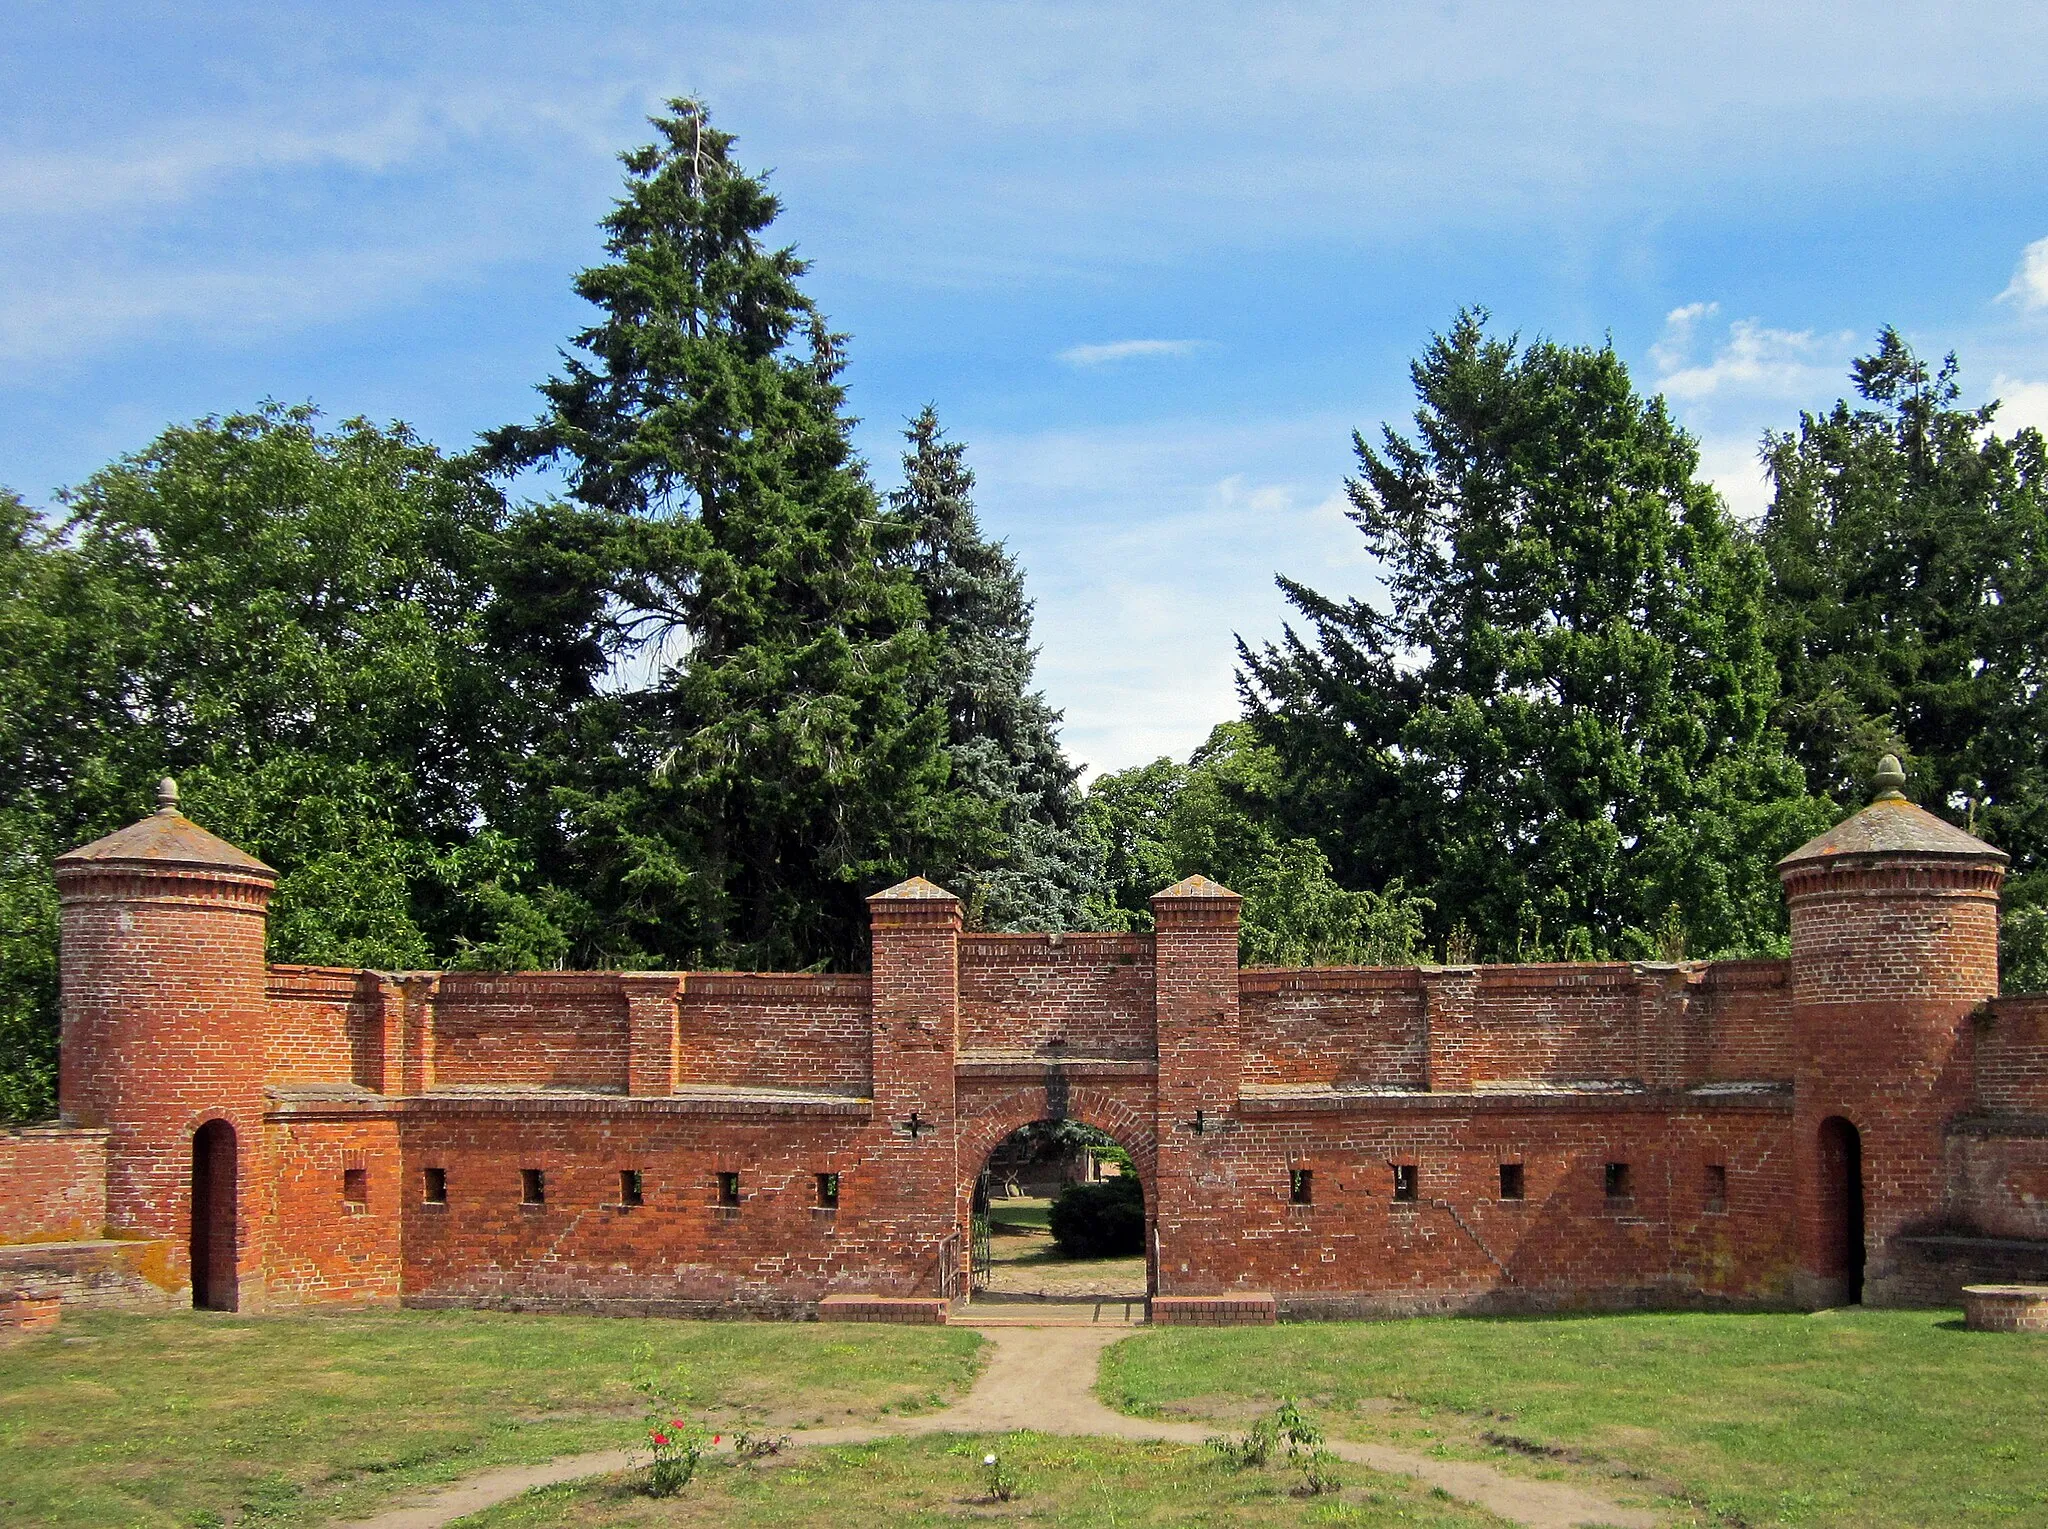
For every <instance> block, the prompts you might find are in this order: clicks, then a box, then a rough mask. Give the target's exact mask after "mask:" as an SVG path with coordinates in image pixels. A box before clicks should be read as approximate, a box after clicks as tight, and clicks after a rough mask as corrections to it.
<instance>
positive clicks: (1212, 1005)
mask: <svg viewBox="0 0 2048 1529" xmlns="http://www.w3.org/2000/svg"><path fill="white" fill-rule="evenodd" d="M1218 890H1219V891H1220V890H1221V889H1218ZM1152 919H1153V924H1154V928H1155V933H1154V935H1153V959H1154V961H1155V963H1156V965H1157V971H1158V998H1157V1012H1158V1015H1159V1080H1158V1099H1159V1124H1158V1128H1157V1135H1158V1141H1159V1169H1158V1172H1157V1173H1156V1174H1155V1175H1154V1178H1155V1183H1156V1187H1157V1193H1156V1199H1157V1203H1156V1205H1154V1206H1152V1207H1150V1210H1151V1219H1152V1222H1153V1235H1154V1238H1155V1247H1154V1248H1153V1249H1152V1250H1151V1257H1152V1260H1153V1268H1152V1274H1153V1288H1154V1290H1155V1291H1156V1292H1157V1293H1158V1294H1161V1295H1216V1294H1220V1293H1222V1292H1223V1291H1225V1290H1228V1289H1230V1288H1233V1287H1235V1286H1242V1285H1243V1284H1244V1283H1245V1280H1244V1278H1243V1271H1244V1268H1245V1265H1244V1263H1243V1262H1242V1260H1243V1258H1244V1256H1245V1254H1246V1253H1247V1252H1248V1251H1249V1244H1247V1243H1246V1242H1244V1241H1242V1240H1241V1239H1240V1237H1239V1231H1240V1228H1239V1227H1238V1225H1237V1224H1236V1218H1235V1217H1234V1216H1233V1215H1232V1210H1233V1208H1234V1207H1233V1205H1232V1203H1231V1202H1232V1199H1233V1196H1232V1195H1231V1194H1230V1192H1229V1190H1230V1187H1231V1158H1232V1155H1233V1149H1232V1145H1231V1142H1232V1138H1231V1137H1229V1136H1228V1135H1227V1134H1226V1133H1224V1132H1223V1131H1221V1130H1220V1129H1219V1130H1210V1129H1208V1125H1209V1123H1210V1122H1215V1123H1216V1124H1217V1125H1218V1126H1219V1127H1220V1126H1222V1125H1224V1124H1226V1123H1227V1122H1228V1120H1229V1118H1230V1117H1231V1115H1232V1114H1233V1113H1234V1111H1235V1110H1236V1107H1237V1101H1238V1097H1239V1094H1240V1091H1241V1085H1242V1070H1243V1064H1242V1057H1241V1048H1240V1029H1239V1026H1240V1022H1241V1017H1242V1011H1241V1008H1240V1005H1239V995H1238V967H1237V929H1238V899H1237V898H1236V897H1235V896H1221V897H1216V896H1204V895H1196V896H1187V895H1176V894H1174V893H1173V892H1171V891H1169V892H1166V893H1162V894H1161V895H1160V896H1158V897H1155V898H1153V899H1152ZM1197 1122H1200V1123H1202V1125H1203V1129H1202V1130H1201V1131H1200V1132H1197V1131H1196V1130H1195V1125H1196V1123H1197Z"/></svg>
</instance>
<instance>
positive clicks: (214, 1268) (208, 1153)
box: [191, 1120, 236, 1311]
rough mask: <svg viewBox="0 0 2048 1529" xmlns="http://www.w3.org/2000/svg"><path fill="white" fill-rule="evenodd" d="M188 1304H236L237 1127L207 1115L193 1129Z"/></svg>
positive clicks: (208, 1307) (228, 1307)
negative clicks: (189, 1289)
mask: <svg viewBox="0 0 2048 1529" xmlns="http://www.w3.org/2000/svg"><path fill="white" fill-rule="evenodd" d="M191 1253H192V1304H193V1306H194V1307H196V1308H198V1309H199V1310H201V1311H233V1310H234V1309H235V1304H236V1302H235V1128H234V1127H233V1126H231V1125H229V1124H228V1123H227V1122H226V1121H225V1120H209V1121H207V1122H206V1124H205V1125H203V1126H201V1127H200V1128H199V1129H198V1130H197V1131H195V1132H193V1134H192V1242H191Z"/></svg>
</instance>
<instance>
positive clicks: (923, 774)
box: [486, 100, 951, 965]
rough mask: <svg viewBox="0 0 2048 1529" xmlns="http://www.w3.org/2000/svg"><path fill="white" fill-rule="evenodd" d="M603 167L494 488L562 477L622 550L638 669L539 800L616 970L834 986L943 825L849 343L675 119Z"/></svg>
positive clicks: (904, 598) (910, 597) (754, 183)
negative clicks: (560, 316) (585, 257)
mask: <svg viewBox="0 0 2048 1529" xmlns="http://www.w3.org/2000/svg"><path fill="white" fill-rule="evenodd" d="M653 125H654V127H655V130H656V133H657V135H658V141H657V142H655V143H653V144H650V145H647V146H644V147H641V148H638V149H635V150H633V151H631V152H629V153H627V154H625V155H623V156H621V157H622V159H623V161H624V163H625V166H626V172H627V175H626V190H625V194H624V196H623V197H622V198H621V199H620V200H619V202H618V203H617V204H616V206H615V207H614V208H613V210H612V212H611V214H610V215H609V216H608V217H607V218H606V219H605V220H604V229H605V233H606V248H607V250H608V252H609V255H610V258H609V260H607V261H606V262H605V263H604V264H602V265H598V266H595V267H593V268H591V269H589V270H586V271H584V272H583V273H582V274H581V275H580V276H578V278H577V279H576V290H577V292H578V293H579V294H580V295H581V296H583V297H584V298H586V299H588V300H589V301H590V302H591V303H593V304H595V305H596V307H597V308H598V309H599V310H600V313H599V316H598V318H597V320H596V322H595V323H593V324H592V325H591V327H589V328H587V329H585V330H583V331H582V332H581V333H580V334H578V335H577V336H576V337H575V340H574V346H575V352H576V353H575V354H572V355H569V356H567V357H565V362H564V366H563V369H562V371H561V372H560V373H559V375H557V376H556V377H554V378H553V379H551V380H550V381H548V382H547V383H545V384H543V386H542V388H541V391H542V393H543V395H544V396H545V398H546V400H547V407H546V410H545V412H544V413H543V414H542V415H541V417H540V418H539V419H538V420H537V421H536V422H535V423H534V424H533V425H531V426H524V427H508V428H506V429H503V430H499V431H497V432H495V433H493V434H492V435H491V436H489V437H487V440H486V450H487V451H488V453H489V455H490V456H491V458H492V459H493V460H494V461H495V462H496V463H498V464H499V465H500V466H502V467H506V468H516V467H522V466H529V465H533V464H537V463H544V462H549V463H560V464H562V465H563V466H564V468H565V470H566V475H567V478H568V484H569V492H570V495H571V497H572V498H574V499H575V500H577V501H579V502H580V503H581V504H583V505H585V506H588V507H590V508H591V509H592V510H594V511H598V512H600V513H602V514H603V515H604V516H606V517H608V518H609V519H610V521H611V523H612V526H613V528H614V530H615V533H616V536H617V543H616V546H617V549H618V550H617V556H618V560H619V567H620V577H619V579H618V583H617V596H618V598H619V600H620V602H621V605H622V607H623V609H622V614H621V618H620V619H621V621H622V622H623V623H624V625H625V626H626V627H627V628H628V629H630V630H631V631H632V632H633V633H634V634H635V636H636V637H637V638H638V639H640V640H641V642H642V643H643V651H644V654H645V657H646V661H647V662H649V663H652V664H653V665H654V666H655V667H656V670H657V672H656V675H655V677H654V679H653V680H652V682H651V683H649V684H646V685H645V686H642V687H639V688H638V689H637V690H636V691H635V692H634V693H632V694H631V695H629V696H626V697H623V698H621V701H620V704H617V705H616V706H614V707H612V708H610V710H609V713H608V715H609V717H610V719H611V721H612V724H613V728H614V731H613V735H612V736H611V737H609V738H608V739H606V740H604V741H603V746H602V748H601V749H599V750H597V751H596V752H594V753H593V754H592V755H591V756H590V757H589V758H588V759H587V760H586V761H585V763H584V767H583V770H582V773H581V777H580V778H579V779H577V780H575V781H572V782H570V783H567V784H565V785H563V786H560V787H558V788H557V789H556V790H555V792H554V793H553V799H554V800H555V801H556V802H557V803H558V804H559V807H560V810H561V812H562V813H563V815H564V818H565V820H566V822H567V824H568V827H567V829H566V831H567V832H568V833H569V834H570V835H571V836H572V837H574V838H575V839H576V840H577V841H578V851H577V853H578V855H579V857H580V861H581V876H582V879H583V885H582V888H581V891H580V896H581V897H582V899H583V900H584V901H585V903H586V904H587V905H588V907H589V909H590V910H591V917H592V919H593V920H594V921H595V922H596V923H599V924H602V925H603V926H604V927H605V930H606V931H607V938H608V939H609V940H610V942H611V949H610V957H611V958H612V959H615V960H622V961H624V960H655V961H666V962H674V963H683V962H690V963H697V962H702V963H707V964H711V963H716V964H742V965H790V964H796V965H802V964H806V963H815V962H821V961H831V962H847V961H852V960H856V959H858V958H859V957H860V955H861V954H862V952H863V951H864V948H865V917H864V914H865V910H864V908H863V906H862V903H861V898H862V896H863V895H864V894H865V893H867V892H869V891H872V890H874V889H875V888H876V887H878V886H880V885H881V884H883V883H884V882H886V881H887V880H889V879H891V878H894V877H896V876H899V875H902V874H905V873H906V872H907V871H909V870H911V869H922V868H923V865H924V863H925V862H926V861H927V859H928V858H929V856H930V853H931V848H932V846H933V845H934V844H935V843H941V842H943V841H944V839H945V837H946V834H947V832H948V821H949V818H950V817H951V813H950V811H949V805H950V804H949V802H948V800H947V795H946V789H945V787H946V778H947V759H946V753H945V723H944V718H943V715H942V714H941V712H940V710H939V708H938V707H937V706H935V705H925V704H922V703H921V702H920V700H919V699H918V697H919V695H920V693H921V692H922V691H923V690H924V689H925V688H926V687H925V686H924V684H923V682H922V675H923V674H924V672H925V671H926V670H927V669H928V667H929V663H930V652H929V649H930V638H929V637H928V635H927V634H926V633H925V631H924V628H923V624H922V619H921V618H922V616H923V611H922V608H921V605H920V602H919V599H918V594H917V590H916V587H915V585H914V584H913V582H912V580H911V579H910V577H909V575H908V574H907V573H906V572H905V571H903V570H901V569H896V568H891V567H888V566H885V564H884V563H883V561H882V557H881V553H880V548H879V545H878V540H877V536H878V532H879V531H880V530H881V516H880V511H879V507H878V506H877V504H876V502H875V495H874V492H873V490H872V488H871V486H870V485H869V483H868V481H867V479H866V476H865V473H864V472H863V470H862V468H861V465H860V463H859V461H858V459H857V458H856V457H855V455H854V453H853V449H852V446H851V442H850V440H849V425H850V421H849V420H848V419H847V417H846V416H845V414H844V413H843V402H844V395H843V391H842V389H841V387H840V384H839V380H838V379H839V374H840V370H841V367H842V365H843V353H842V344H843V341H844V337H843V336H841V335H837V334H834V333H833V332H832V331H831V329H830V327H829V326H828V325H827V324H826V322H825V320H824V317H823V316H822V315H821V314H820V313H819V312H818V310H817V308H816V307H815V305H814V304H813V303H812V302H811V301H810V299H809V298H807V297H806V296H805V295H804V294H803V292H802V291H801V289H800V288H799V286H798V281H799V278H801V277H802V275H803V274H804V271H805V269H806V267H805V264H804V262H802V261H800V260H799V259H797V257H796V256H795V254H794V253H793V252H792V251H790V250H789V249H786V248H782V249H777V248H771V247H769V246H768V245H767V244H766V243H764V235H765V234H766V232H767V229H768V227H769V225H770V224H771V223H773V221H774V219H775V217H776V213H777V210H778V208H777V203H776V200H775V198H774V197H773V196H771V195H770V194H769V192H768V189H767V187H766V185H765V184H764V182H763V181H762V180H761V179H760V178H759V177H758V176H753V175H749V174H747V173H746V172H745V171H744V170H742V169H741V168H739V167H738V166H737V165H736V164H735V163H734V161H733V159H732V157H731V148H732V143H733V139H732V136H731V135H730V134H728V133H723V132H720V131H718V130H717V129H715V128H714V127H712V126H711V124H710V121H709V119H708V117H707V115H706V113H705V111H704V109H703V107H702V106H701V105H699V104H698V103H696V102H694V101H688V100H677V101H672V102H670V103H669V111H668V114H667V115H665V116H661V117H657V118H655V119H653Z"/></svg>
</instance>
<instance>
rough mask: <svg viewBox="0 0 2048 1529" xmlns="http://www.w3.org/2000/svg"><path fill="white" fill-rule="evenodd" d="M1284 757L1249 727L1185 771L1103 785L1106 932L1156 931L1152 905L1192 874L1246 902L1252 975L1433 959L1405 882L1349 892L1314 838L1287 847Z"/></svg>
mask: <svg viewBox="0 0 2048 1529" xmlns="http://www.w3.org/2000/svg"><path fill="white" fill-rule="evenodd" d="M1280 787H1281V782H1280V777H1279V759H1278V757H1277V756H1276V755H1275V754H1274V753H1273V751H1272V750H1271V749H1269V748H1266V747H1265V746H1263V745H1262V744H1260V743H1259V742H1258V741H1257V739H1256V738H1255V737H1254V736H1253V734H1252V732H1251V729H1250V728H1249V727H1248V726H1247V725H1246V724H1244V723H1242V722H1226V723H1223V724H1222V725H1220V726H1218V727H1217V728H1216V729H1215V730H1214V731H1213V732H1211V733H1210V735H1209V739H1208V741H1207V742H1206V743H1204V744H1203V745H1202V747H1201V748H1199V749H1197V750H1196V751H1195V753H1194V754H1193V756H1192V757H1191V758H1190V760H1189V762H1188V763H1187V764H1186V765H1181V764H1178V763H1176V762H1175V761H1173V760H1171V759H1159V760H1155V761H1153V762H1152V763H1151V764H1149V765H1139V766H1136V767H1134V768H1132V769H1129V770H1122V771H1118V772H1116V773H1114V774H1110V775H1104V776H1101V777H1099V778H1098V779H1097V780H1096V781H1095V782H1094V784H1093V785H1091V786H1090V788H1089V791H1088V796H1087V800H1086V801H1085V803H1084V804H1083V818H1084V822H1085V824H1086V826H1087V829H1088V831H1089V833H1090V834H1091V835H1093V837H1094V838H1095V839H1096V841H1097V842H1098V844H1099V845H1100V846H1101V854H1102V857H1103V860H1104V862H1105V864H1106V866H1107V873H1106V876H1105V884H1104V890H1103V892H1102V893H1101V894H1099V895H1098V896H1096V897H1095V898H1093V899H1091V901H1090V903H1089V908H1088V911H1089V914H1090V917H1091V921H1092V922H1093V923H1095V924H1096V925H1098V926H1099V927H1103V928H1110V929H1145V928H1149V927H1150V926H1151V909H1150V899H1151V897H1152V895H1153V894H1154V893H1155V892H1158V891H1159V890H1160V889H1161V888H1163V887H1166V886H1169V885H1171V884H1172V883H1173V882H1175V881H1178V880H1180V879H1181V878H1182V877H1184V876H1190V875H1195V874H1201V875H1206V876H1211V877H1214V878H1216V879H1217V880H1220V881H1222V882H1223V883H1224V884H1225V885H1227V886H1228V887H1230V889H1231V890H1232V891H1234V892H1236V893H1238V894H1239V895H1240V896H1242V897H1243V898H1244V905H1243V907H1242V908H1241V909H1240V923H1239V930H1240V933H1239V941H1238V948H1239V953H1240V955H1241V956H1242V958H1243V959H1244V961H1245V962H1246V963H1247V964H1249V965H1253V966H1401V965H1407V964H1409V963H1412V962H1414V961H1417V960H1420V959H1424V958H1425V956H1426V954H1427V951H1426V945H1425V941H1424V923H1423V920H1424V917H1425V915H1426V914H1427V913H1428V912H1429V911H1430V905H1429V903H1428V902H1427V900H1425V899H1421V898H1417V897H1414V896H1411V895H1410V894H1409V893H1408V891H1407V889H1406V888H1405V887H1404V886H1403V885H1402V884H1401V883H1400V882H1399V881H1395V882H1392V883H1390V884H1388V885H1386V886H1385V887H1382V888H1380V889H1378V890H1359V891H1354V890H1349V889H1346V888H1344V887H1342V886H1339V885H1338V883H1337V881H1336V880H1335V878H1334V876H1333V875H1332V873H1331V869H1330V862H1329V859H1328V857H1327V856H1325V855H1324V853H1323V851H1322V848H1321V846H1320V845H1318V844H1317V843H1316V842H1315V841H1314V840H1312V839H1304V838H1287V837H1285V836H1284V831H1283V829H1282V827H1281V826H1280V819H1281V813H1280V810H1279V801H1278V798H1277V795H1276V793H1277V792H1278V791H1279V790H1280Z"/></svg>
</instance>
